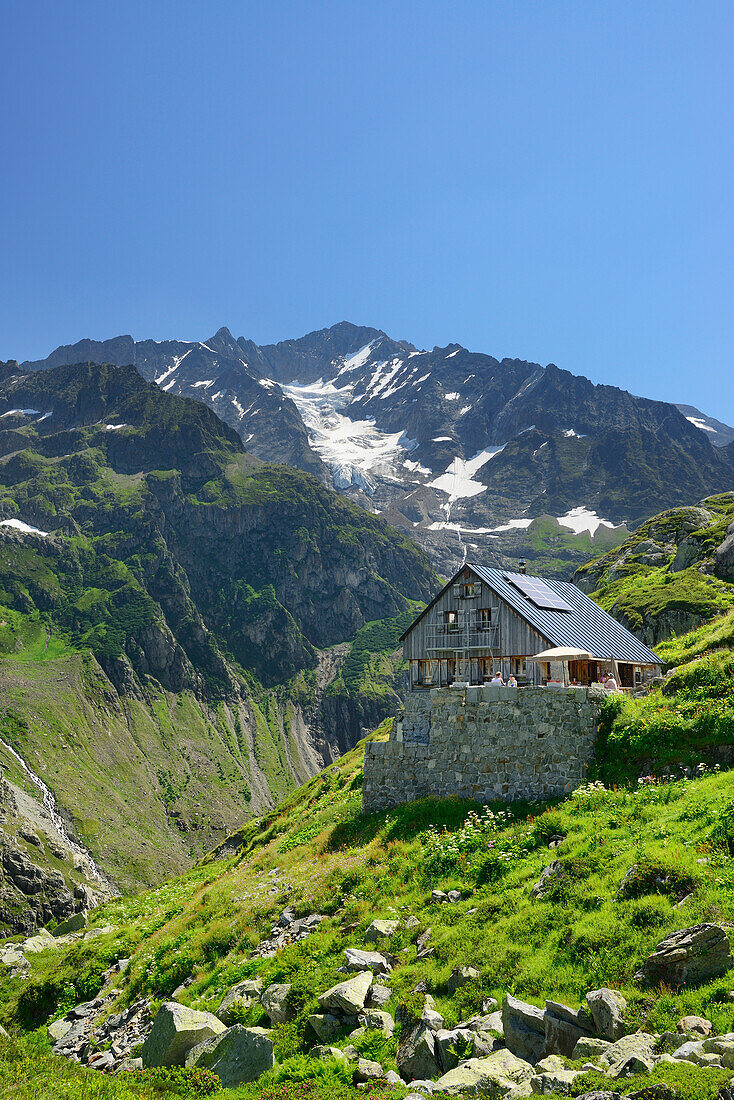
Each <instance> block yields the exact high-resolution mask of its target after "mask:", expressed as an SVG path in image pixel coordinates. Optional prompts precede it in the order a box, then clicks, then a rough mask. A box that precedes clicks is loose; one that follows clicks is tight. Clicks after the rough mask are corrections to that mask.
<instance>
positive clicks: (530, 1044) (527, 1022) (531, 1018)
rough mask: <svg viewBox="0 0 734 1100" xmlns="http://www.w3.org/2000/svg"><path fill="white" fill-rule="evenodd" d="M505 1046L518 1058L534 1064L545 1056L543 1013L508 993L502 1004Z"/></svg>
mask: <svg viewBox="0 0 734 1100" xmlns="http://www.w3.org/2000/svg"><path fill="white" fill-rule="evenodd" d="M502 1026H503V1028H504V1033H505V1045H506V1047H507V1049H508V1050H509V1051H511V1052H512V1053H513V1054H514V1055H516V1056H517V1057H518V1058H521V1059H522V1060H524V1061H526V1062H532V1063H535V1062H537V1061H538V1059H539V1058H542V1057H543V1055H544V1054H545V1012H544V1011H543V1010H542V1009H540V1008H536V1007H535V1005H530V1004H526V1003H525V1001H520V1000H518V999H517V997H513V996H512V995H511V994H510V993H508V994H507V995H506V997H505V999H504V1001H503V1002H502Z"/></svg>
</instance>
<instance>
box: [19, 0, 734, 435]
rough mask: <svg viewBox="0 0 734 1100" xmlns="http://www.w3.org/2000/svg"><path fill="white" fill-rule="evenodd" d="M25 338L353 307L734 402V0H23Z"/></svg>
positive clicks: (144, 333)
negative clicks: (105, 0)
mask: <svg viewBox="0 0 734 1100" xmlns="http://www.w3.org/2000/svg"><path fill="white" fill-rule="evenodd" d="M0 25H1V26H2V35H0V105H1V106H0V148H2V152H3V157H2V162H3V167H2V172H1V173H0V246H1V250H2V251H1V255H2V262H1V263H0V358H3V359H5V358H17V359H24V358H28V357H34V358H35V357H39V356H42V355H45V354H47V353H48V352H49V351H50V350H51V349H52V348H53V347H55V346H56V345H57V344H60V343H68V342H73V341H75V340H78V339H80V338H82V337H84V336H91V337H95V338H105V337H108V336H113V335H117V334H119V333H127V332H129V333H132V334H133V335H134V336H135V337H136V338H144V337H153V338H156V339H162V338H168V337H178V338H194V339H204V338H206V337H207V336H208V335H211V333H212V332H213V331H215V330H216V329H217V328H218V327H219V326H220V325H222V324H226V325H228V326H229V327H230V328H231V329H232V331H233V332H234V334H235V335H236V336H239V335H245V336H247V337H250V338H252V339H254V340H256V341H258V342H260V343H263V342H270V341H275V340H279V339H285V338H287V337H291V336H297V335H301V334H303V333H305V332H307V331H309V330H311V329H314V328H320V327H322V326H324V325H329V324H333V323H334V322H336V321H339V320H343V319H348V320H352V321H355V322H357V323H362V324H369V325H375V326H377V327H380V328H384V329H385V330H386V331H387V332H389V333H390V334H391V335H392V336H394V337H396V338H405V339H409V340H411V341H413V342H414V343H416V344H418V345H419V346H422V347H432V346H433V345H434V344H438V345H444V344H447V343H449V342H453V341H456V342H459V343H462V344H464V345H466V346H468V347H470V348H472V349H474V350H481V351H486V352H489V353H491V354H493V355H496V356H498V357H502V356H505V355H507V356H517V357H519V358H524V359H532V360H536V361H539V362H541V363H548V362H555V363H557V364H558V365H559V366H561V367H565V368H567V369H569V370H571V371H573V372H575V373H581V374H585V375H587V376H588V377H590V378H592V379H593V380H594V381H597V382H598V381H605V382H609V383H614V384H616V385H620V386H623V387H625V388H628V389H631V390H632V391H633V392H636V393H642V394H645V395H649V396H653V397H661V398H666V399H669V400H678V401H688V402H691V403H693V404H697V405H699V406H700V407H701V408H703V409H704V410H705V411H707V412H709V413H711V414H713V415H716V416H719V417H720V418H722V419H724V420H728V421H729V422H730V423H731V422H734V382H733V381H732V376H733V375H734V370H732V352H733V349H734V308H732V304H733V301H734V294H733V293H732V292H733V291H734V273H733V265H732V254H733V248H732V246H733V244H734V224H733V222H734V215H733V213H732V210H733V208H734V206H733V202H732V197H733V195H734V178H733V177H734V151H733V148H732V134H733V133H734V117H733V116H734V111H733V107H734V91H733V85H732V77H731V58H732V56H734V33H733V32H734V7H732V5H731V4H729V3H717V2H716V0H705V2H704V3H701V2H699V0H696V2H692V3H679V2H675V0H666V2H661V3H656V2H647V0H636V2H630V3H627V2H624V0H613V2H609V0H604V2H603V3H597V2H593V0H577V2H574V3H562V2H555V0H545V2H540V0H538V2H532V3H531V2H522V0H518V2H515V3H504V2H492V0H482V2H472V0H466V2H457V0H454V2H452V3H443V2H431V0H427V2H423V3H417V2H416V3H410V2H401V0H393V2H391V3H385V2H381V0H369V2H364V3H363V2H356V0H351V2H350V0H340V2H338V3H337V2H335V3H319V2H314V0H309V2H296V0H268V2H264V0H262V2H258V3H254V2H242V0H239V2H229V0H210V2H208V3H204V2H197V3H193V2H188V0H176V2H170V0H147V2H146V3H139V2H138V0H125V2H124V3H117V4H109V3H99V2H98V0H95V2H93V3H88V2H85V0H74V3H73V4H72V3H67V2H61V0H45V2H37V0H23V3H20V4H18V3H16V2H12V3H11V2H10V0H0Z"/></svg>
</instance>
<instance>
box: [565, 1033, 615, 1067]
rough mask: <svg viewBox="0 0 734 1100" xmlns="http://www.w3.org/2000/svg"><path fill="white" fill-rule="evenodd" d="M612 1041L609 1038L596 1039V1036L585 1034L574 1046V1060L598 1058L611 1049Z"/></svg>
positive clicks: (572, 1055)
mask: <svg viewBox="0 0 734 1100" xmlns="http://www.w3.org/2000/svg"><path fill="white" fill-rule="evenodd" d="M611 1047H612V1043H610V1042H609V1040H608V1039H596V1038H594V1037H589V1036H586V1035H585V1036H584V1037H583V1038H581V1039H579V1041H578V1042H577V1044H576V1046H575V1047H574V1048H573V1052H572V1054H571V1057H572V1058H573V1060H574V1062H577V1061H587V1062H589V1061H591V1062H593V1061H594V1060H595V1059H596V1058H601V1057H602V1056H603V1055H604V1054H606V1053H607V1051H608V1050H611Z"/></svg>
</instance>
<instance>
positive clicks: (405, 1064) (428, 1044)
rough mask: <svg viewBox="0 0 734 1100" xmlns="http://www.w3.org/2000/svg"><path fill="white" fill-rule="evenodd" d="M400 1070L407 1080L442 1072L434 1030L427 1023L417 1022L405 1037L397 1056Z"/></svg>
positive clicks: (431, 1076)
mask: <svg viewBox="0 0 734 1100" xmlns="http://www.w3.org/2000/svg"><path fill="white" fill-rule="evenodd" d="M395 1062H396V1064H397V1067H398V1070H399V1071H400V1074H401V1076H402V1078H403V1080H405V1081H415V1080H418V1079H419V1078H429V1079H431V1078H434V1077H437V1076H438V1075H439V1073H440V1072H441V1067H440V1066H439V1062H438V1053H437V1051H436V1041H435V1037H434V1034H433V1032H432V1031H431V1030H430V1028H427V1027H426V1026H425V1024H417V1025H416V1026H415V1027H414V1028H412V1029H411V1031H409V1032H408V1034H407V1036H406V1037H405V1038H404V1039H403V1041H402V1042H401V1044H400V1046H399V1047H398V1052H397V1054H396V1056H395Z"/></svg>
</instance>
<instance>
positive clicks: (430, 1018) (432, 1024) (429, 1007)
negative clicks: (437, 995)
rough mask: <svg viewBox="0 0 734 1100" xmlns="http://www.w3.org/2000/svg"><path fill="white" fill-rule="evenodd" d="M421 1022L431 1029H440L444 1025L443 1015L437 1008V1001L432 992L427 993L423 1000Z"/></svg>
mask: <svg viewBox="0 0 734 1100" xmlns="http://www.w3.org/2000/svg"><path fill="white" fill-rule="evenodd" d="M421 1023H422V1024H425V1025H426V1027H429V1028H430V1029H431V1031H440V1030H441V1028H442V1027H443V1025H444V1019H443V1016H442V1015H441V1013H440V1012H439V1011H438V1009H437V1008H436V1005H435V1002H434V1000H433V997H432V996H431V994H430V993H426V995H425V998H424V1001H423V1012H422V1013H421Z"/></svg>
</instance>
